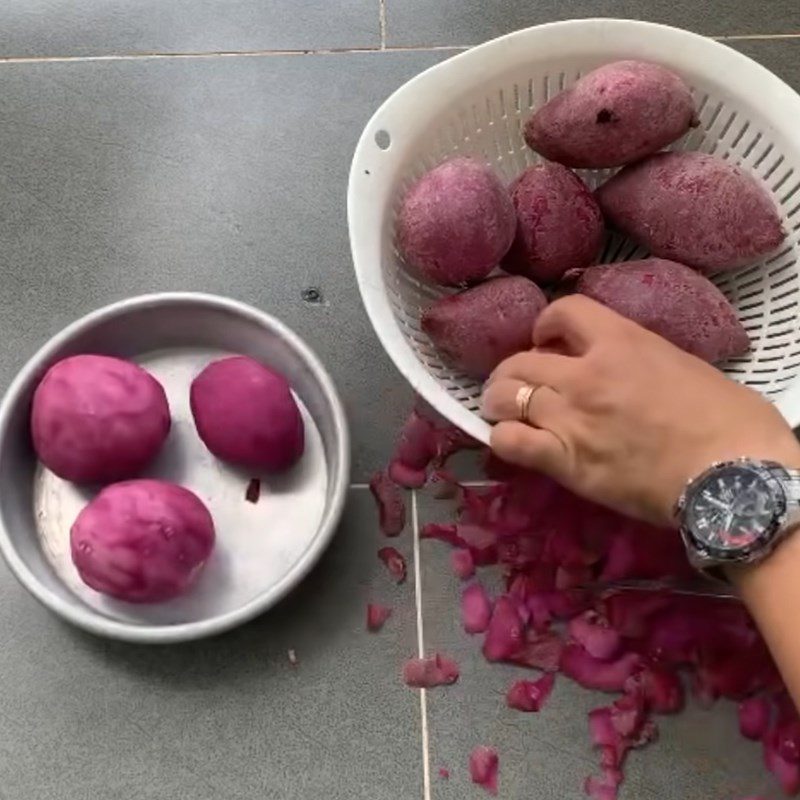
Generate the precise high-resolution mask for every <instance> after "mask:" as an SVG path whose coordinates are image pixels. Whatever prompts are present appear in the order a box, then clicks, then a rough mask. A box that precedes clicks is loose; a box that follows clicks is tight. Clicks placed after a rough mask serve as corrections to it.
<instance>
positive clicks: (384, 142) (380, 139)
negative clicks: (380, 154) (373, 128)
mask: <svg viewBox="0 0 800 800" xmlns="http://www.w3.org/2000/svg"><path fill="white" fill-rule="evenodd" d="M375 144H376V145H378V147H380V149H381V150H388V149H389V148H390V147H391V146H392V137H391V136H389V131H384V130H380V131H378V132H377V133H376V134H375Z"/></svg>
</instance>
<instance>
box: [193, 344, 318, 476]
mask: <svg viewBox="0 0 800 800" xmlns="http://www.w3.org/2000/svg"><path fill="white" fill-rule="evenodd" d="M190 401H191V407H192V415H193V416H194V422H195V426H196V427H197V432H198V434H199V435H200V438H201V439H202V440H203V443H204V444H205V446H206V447H207V448H208V449H209V450H210V451H211V452H212V453H213V454H214V455H215V456H217V458H221V459H222V460H223V461H228V462H230V463H231V464H238V465H240V466H242V467H247V468H249V469H252V470H266V471H268V472H280V471H282V470H285V469H288V468H289V467H291V466H292V465H294V464H295V463H296V462H297V461H298V460H299V459H300V457H301V456H302V455H303V450H304V447H305V431H304V427H303V419H302V417H301V416H300V410H299V408H298V407H297V403H296V402H295V399H294V397H293V396H292V391H291V388H290V387H289V384H288V382H287V381H286V379H285V378H284V377H283V376H282V375H279V374H278V373H277V372H273V371H272V370H271V369H268V368H267V367H265V366H264V365H263V364H261V363H259V362H258V361H255V360H254V359H252V358H247V357H246V356H231V357H230V358H223V359H221V360H220V361H215V362H213V363H212V364H209V365H208V366H207V367H206V368H205V369H204V370H203V371H202V372H201V373H200V374H199V375H198V376H197V377H196V378H195V379H194V381H192V388H191V393H190Z"/></svg>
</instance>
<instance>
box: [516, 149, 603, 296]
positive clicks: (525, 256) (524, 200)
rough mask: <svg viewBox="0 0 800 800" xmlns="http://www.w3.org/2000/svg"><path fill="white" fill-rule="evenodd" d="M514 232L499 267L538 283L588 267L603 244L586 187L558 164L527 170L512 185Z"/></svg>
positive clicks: (595, 209)
mask: <svg viewBox="0 0 800 800" xmlns="http://www.w3.org/2000/svg"><path fill="white" fill-rule="evenodd" d="M511 199H512V202H513V203H514V208H515V210H516V212H517V233H516V236H515V237H514V243H513V244H512V245H511V249H510V250H509V252H508V255H507V256H506V257H505V259H504V260H503V268H504V269H505V270H507V271H508V272H512V273H515V274H518V275H525V276H526V277H528V278H531V279H532V280H534V281H537V282H538V283H553V282H555V281H557V280H558V279H559V278H560V277H561V276H562V275H563V274H564V273H565V272H566V271H567V270H568V269H579V268H581V267H587V266H589V264H591V263H592V262H593V261H594V260H595V258H596V257H597V253H598V251H599V250H600V245H601V244H602V242H603V230H604V228H603V215H602V214H601V213H600V208H599V207H598V205H597V201H596V200H595V199H594V197H593V196H592V193H591V192H590V191H589V188H588V187H587V186H586V184H585V183H584V182H583V181H582V180H581V179H580V178H579V177H578V176H577V175H576V174H575V173H574V172H571V171H570V170H568V169H567V168H566V167H562V166H561V165H560V164H539V165H537V166H535V167H528V169H526V170H525V172H523V173H522V174H521V175H520V176H519V177H518V178H517V179H516V180H515V181H514V182H513V183H512V184H511Z"/></svg>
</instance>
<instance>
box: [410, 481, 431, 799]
mask: <svg viewBox="0 0 800 800" xmlns="http://www.w3.org/2000/svg"><path fill="white" fill-rule="evenodd" d="M411 525H412V528H413V534H414V600H415V604H416V608H417V650H418V655H419V657H420V658H424V657H425V634H424V630H423V625H422V569H421V567H420V563H421V561H422V559H421V554H420V543H419V510H418V508H417V490H416V489H412V490H411ZM419 713H420V728H421V731H422V737H421V738H422V797H423V800H431V759H430V738H429V735H428V696H427V693H426V691H425V689H420V690H419Z"/></svg>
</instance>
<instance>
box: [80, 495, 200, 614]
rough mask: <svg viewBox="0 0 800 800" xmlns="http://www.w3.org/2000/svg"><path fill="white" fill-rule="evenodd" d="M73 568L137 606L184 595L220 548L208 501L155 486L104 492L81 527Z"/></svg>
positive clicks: (93, 585) (86, 579) (83, 515)
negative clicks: (207, 506)
mask: <svg viewBox="0 0 800 800" xmlns="http://www.w3.org/2000/svg"><path fill="white" fill-rule="evenodd" d="M70 544H71V549H72V561H73V563H74V564H75V567H76V568H77V570H78V573H79V574H80V576H81V579H82V580H83V582H84V583H86V584H87V585H88V586H91V588H92V589H96V590H97V591H98V592H102V593H103V594H107V595H109V596H111V597H116V598H117V599H119V600H126V601H127V602H129V603H159V602H163V601H165V600H170V599H172V598H173V597H177V596H178V595H181V594H183V593H184V592H185V591H186V590H187V589H189V587H190V586H191V585H192V583H193V582H194V581H195V579H196V578H197V576H198V574H199V573H200V570H201V569H202V567H203V564H205V562H206V560H207V559H208V557H209V556H210V555H211V551H212V549H213V547H214V522H213V520H212V519H211V514H209V512H208V510H207V509H206V507H205V506H204V505H203V503H202V502H201V501H200V499H199V498H198V497H197V496H196V495H194V494H193V493H192V492H190V491H189V490H188V489H184V488H183V487H181V486H176V485H175V484H173V483H166V482H164V481H153V480H137V481H127V482H125V483H116V484H114V485H113V486H109V487H108V488H106V489H104V490H103V491H102V492H100V494H98V495H97V497H95V499H94V500H92V502H91V503H89V505H87V506H86V507H85V508H84V509H83V511H81V513H80V514H78V518H77V519H76V520H75V524H74V525H73V526H72V530H71V532H70Z"/></svg>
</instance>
